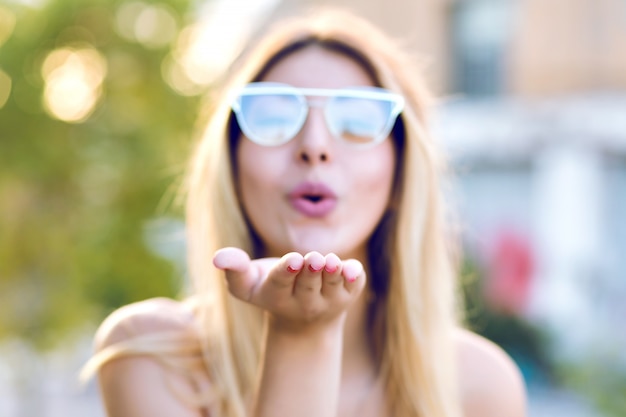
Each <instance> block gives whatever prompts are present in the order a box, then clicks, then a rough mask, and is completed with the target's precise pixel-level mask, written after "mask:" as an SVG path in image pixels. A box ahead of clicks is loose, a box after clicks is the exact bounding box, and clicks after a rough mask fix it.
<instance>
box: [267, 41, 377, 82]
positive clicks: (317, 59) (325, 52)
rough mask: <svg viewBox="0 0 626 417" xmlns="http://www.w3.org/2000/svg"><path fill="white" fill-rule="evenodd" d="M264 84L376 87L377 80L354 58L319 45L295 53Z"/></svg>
mask: <svg viewBox="0 0 626 417" xmlns="http://www.w3.org/2000/svg"><path fill="white" fill-rule="evenodd" d="M261 81H273V82H281V83H286V84H290V85H293V86H294V87H302V88H342V87H348V86H374V85H375V83H374V80H373V79H372V77H371V76H370V75H369V73H368V72H367V71H366V69H365V68H363V66H362V65H361V64H360V63H358V62H357V61H356V60H355V59H354V58H352V57H350V56H348V55H346V54H344V53H341V52H338V51H333V50H329V49H325V48H322V47H319V46H309V47H306V48H303V49H300V50H297V51H295V52H292V53H290V54H288V55H286V56H285V57H283V58H281V59H280V60H279V61H278V62H276V63H275V64H274V65H273V66H272V67H271V68H270V69H269V70H268V71H267V72H266V73H265V75H264V76H263V78H262V79H261Z"/></svg>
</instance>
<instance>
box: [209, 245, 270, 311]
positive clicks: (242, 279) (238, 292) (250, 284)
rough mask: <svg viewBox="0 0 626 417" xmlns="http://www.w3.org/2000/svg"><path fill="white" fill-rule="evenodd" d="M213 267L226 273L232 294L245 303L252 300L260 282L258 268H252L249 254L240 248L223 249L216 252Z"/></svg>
mask: <svg viewBox="0 0 626 417" xmlns="http://www.w3.org/2000/svg"><path fill="white" fill-rule="evenodd" d="M213 265H215V267H216V268H218V269H221V270H223V271H224V272H225V275H226V283H227V284H228V290H229V291H230V293H231V294H232V295H233V296H235V297H236V298H239V299H240V300H243V301H248V300H250V297H251V296H252V290H253V289H254V287H255V285H256V284H257V282H258V281H259V279H260V277H259V273H258V269H257V268H252V262H251V260H250V256H248V254H247V253H246V252H245V251H243V250H241V249H239V248H222V249H220V250H218V251H217V252H215V255H214V256H213Z"/></svg>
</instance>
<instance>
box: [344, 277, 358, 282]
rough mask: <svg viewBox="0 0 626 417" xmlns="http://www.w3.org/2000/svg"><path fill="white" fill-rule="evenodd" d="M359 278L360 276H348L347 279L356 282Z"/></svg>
mask: <svg viewBox="0 0 626 417" xmlns="http://www.w3.org/2000/svg"><path fill="white" fill-rule="evenodd" d="M357 278H358V277H346V280H347V281H348V282H354V281H356V279H357Z"/></svg>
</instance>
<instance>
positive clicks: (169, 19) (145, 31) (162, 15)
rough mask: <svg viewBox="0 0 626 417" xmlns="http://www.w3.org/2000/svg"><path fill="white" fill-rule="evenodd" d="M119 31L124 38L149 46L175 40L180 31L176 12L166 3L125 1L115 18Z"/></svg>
mask: <svg viewBox="0 0 626 417" xmlns="http://www.w3.org/2000/svg"><path fill="white" fill-rule="evenodd" d="M115 27H116V30H117V32H118V33H119V34H120V36H122V37H123V38H125V39H127V40H130V41H132V42H138V43H140V44H142V45H143V46H145V47H147V48H161V47H164V46H167V45H168V44H169V43H170V42H172V41H173V40H174V38H175V37H176V34H177V32H178V24H177V22H176V15H175V13H174V12H173V11H172V10H170V9H169V8H168V7H167V6H165V5H153V4H146V3H144V2H140V1H137V2H131V3H125V4H123V5H121V6H120V7H119V9H118V10H117V13H116V18H115Z"/></svg>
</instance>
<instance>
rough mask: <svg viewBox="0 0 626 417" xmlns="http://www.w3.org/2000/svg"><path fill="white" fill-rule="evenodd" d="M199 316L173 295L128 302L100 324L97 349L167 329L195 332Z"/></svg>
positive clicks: (177, 331) (96, 336) (95, 343)
mask: <svg viewBox="0 0 626 417" xmlns="http://www.w3.org/2000/svg"><path fill="white" fill-rule="evenodd" d="M194 326H195V319H194V315H193V312H192V310H191V308H189V307H188V306H187V305H186V304H184V303H182V302H179V301H175V300H172V299H169V298H151V299H148V300H144V301H139V302H136V303H132V304H128V305H125V306H123V307H121V308H119V309H117V310H115V311H114V312H113V313H111V314H110V315H109V316H108V317H107V318H106V319H105V320H104V321H103V322H102V324H101V325H100V327H99V328H98V330H97V332H96V335H95V338H94V345H95V349H96V351H100V350H102V349H104V348H105V347H108V346H112V345H115V344H117V343H120V342H124V341H127V340H129V339H133V338H137V337H142V336H150V335H154V334H159V333H164V332H176V333H181V334H183V333H191V332H193V330H194V328H195V327H194Z"/></svg>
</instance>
